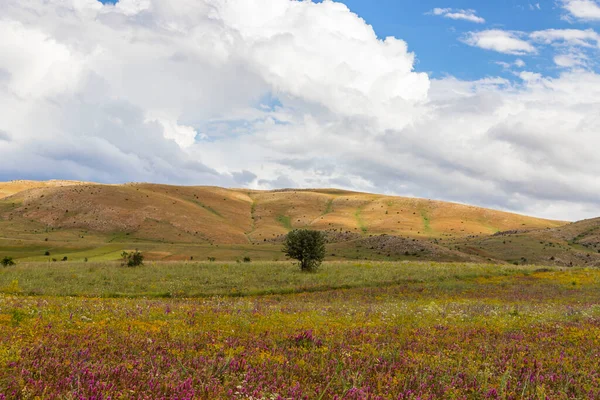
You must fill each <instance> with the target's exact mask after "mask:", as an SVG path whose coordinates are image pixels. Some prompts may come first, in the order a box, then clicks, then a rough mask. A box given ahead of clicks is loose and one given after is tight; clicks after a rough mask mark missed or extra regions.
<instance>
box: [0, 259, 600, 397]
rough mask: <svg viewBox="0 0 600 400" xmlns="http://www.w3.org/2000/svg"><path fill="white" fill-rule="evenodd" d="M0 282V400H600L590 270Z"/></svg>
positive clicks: (243, 272) (383, 268) (72, 270)
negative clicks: (599, 399)
mask: <svg viewBox="0 0 600 400" xmlns="http://www.w3.org/2000/svg"><path fill="white" fill-rule="evenodd" d="M0 272H1V274H0V291H1V292H2V293H3V294H0V398H10V399H13V398H14V399H35V398H39V399H92V398H93V399H106V398H108V397H109V396H110V398H112V399H141V398H147V399H150V398H152V399H232V398H238V399H392V398H393V399H434V398H435V399H437V398H444V399H485V398H487V399H597V398H599V397H600V373H599V372H598V371H600V361H599V360H600V353H599V349H600V290H599V289H600V270H598V269H586V268H572V269H565V268H563V269H561V268H556V267H549V268H540V267H530V266H513V265H510V266H496V265H494V266H492V265H474V264H436V263H375V262H361V263H358V262H357V263H354V262H344V263H341V262H339V263H326V264H324V265H323V266H322V268H321V270H320V271H319V272H318V273H316V274H303V273H300V272H298V271H297V269H296V268H295V267H294V266H293V265H291V263H289V262H288V263H284V262H279V263H275V262H268V263H266V262H265V263H258V262H256V263H254V262H253V263H241V264H237V263H235V262H234V263H191V262H188V263H156V264H152V263H149V264H148V265H146V266H143V267H140V268H125V267H120V266H118V265H117V264H114V263H106V262H105V263H73V262H66V263H20V264H19V265H17V266H15V267H9V268H4V269H1V270H0ZM114 296H126V297H125V298H112V297H114ZM167 296H169V297H171V298H166V297H167ZM207 296H208V297H207ZM161 297H165V298H161Z"/></svg>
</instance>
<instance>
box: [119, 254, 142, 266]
mask: <svg viewBox="0 0 600 400" xmlns="http://www.w3.org/2000/svg"><path fill="white" fill-rule="evenodd" d="M121 258H122V259H123V261H122V262H121V265H123V266H127V267H139V266H140V265H144V255H143V254H142V253H140V252H139V251H138V250H136V251H133V252H131V253H128V252H126V251H124V252H123V253H121Z"/></svg>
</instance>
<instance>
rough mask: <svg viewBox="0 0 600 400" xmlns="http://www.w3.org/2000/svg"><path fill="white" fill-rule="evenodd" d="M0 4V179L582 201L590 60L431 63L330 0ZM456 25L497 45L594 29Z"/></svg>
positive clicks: (528, 203)
mask: <svg viewBox="0 0 600 400" xmlns="http://www.w3.org/2000/svg"><path fill="white" fill-rule="evenodd" d="M0 13H1V15H2V16H3V18H2V19H0V37H2V40H0V110H3V111H0V113H2V115H1V116H2V118H0V130H1V131H4V132H10V137H9V141H7V140H0V152H1V153H2V157H0V179H16V178H71V179H85V180H95V181H105V182H122V181H130V180H143V181H155V182H168V183H194V184H211V185H220V186H240V185H242V186H247V187H252V188H264V189H267V188H268V189H270V188H281V187H330V186H341V187H343V188H347V189H355V190H365V191H375V192H385V193H388V194H399V195H414V196H420V197H429V198H437V199H443V200H454V201H460V202H464V203H474V204H478V205H482V206H489V207H497V208H503V209H507V210H512V211H519V212H524V213H530V214H535V215H540V216H547V217H556V218H563V219H577V218H580V217H587V216H594V215H597V214H598V213H599V209H600V208H599V207H600V204H599V201H598V199H597V193H598V192H599V191H600V182H599V180H598V178H597V177H598V176H600V164H598V162H597V161H596V160H597V156H596V154H595V149H597V148H598V147H599V146H600V142H599V139H598V137H597V132H598V131H599V130H600V118H599V117H598V113H597V110H598V108H599V107H600V104H599V103H598V101H599V100H598V99H600V76H599V75H598V74H596V73H594V72H592V71H589V70H587V71H582V70H577V69H576V68H569V69H566V70H564V72H563V73H562V74H561V75H559V76H557V77H553V78H549V77H546V76H544V75H542V74H540V73H539V72H536V71H534V70H528V68H527V66H528V65H529V64H531V63H528V64H527V65H526V64H525V62H524V61H522V60H521V61H519V60H517V61H514V62H511V64H512V65H511V66H512V67H518V68H519V74H518V77H519V78H516V79H517V80H516V81H514V80H513V81H511V80H507V79H504V78H493V77H490V78H486V79H482V80H478V81H462V80H459V79H456V78H453V77H451V76H449V77H446V78H443V79H431V78H430V77H429V76H428V75H427V74H425V73H420V72H417V71H415V68H414V66H415V63H416V57H415V55H414V54H413V53H412V52H411V51H410V49H409V45H408V44H407V43H406V42H404V41H403V40H401V39H398V38H393V37H390V38H384V39H380V38H378V37H377V35H376V34H375V32H374V30H373V28H372V27H371V26H369V25H368V24H367V23H366V22H365V21H364V20H362V19H361V18H360V17H359V16H358V15H356V14H354V13H352V12H351V11H350V10H349V9H348V8H347V7H346V6H345V5H343V4H341V3H336V2H333V1H325V2H320V3H312V2H309V1H302V2H299V1H292V0H239V1H232V0H198V1H193V2H192V1H186V0H121V1H119V2H118V3H117V4H116V5H102V4H101V3H99V2H97V1H95V0H28V1H27V2H23V1H21V0H4V1H2V2H0ZM444 15H445V14H444ZM449 18H451V17H449ZM584 32H587V31H584ZM464 40H465V42H466V43H468V44H470V45H472V46H477V47H481V48H484V49H488V50H494V51H496V52H500V53H505V54H517V55H529V54H535V53H536V52H537V49H536V47H534V44H533V43H536V45H539V46H547V45H550V44H552V45H555V46H560V45H561V43H566V42H568V43H579V45H578V47H583V46H584V44H585V43H587V44H590V45H591V44H593V43H595V42H594V38H593V37H592V36H591V34H589V33H585V34H581V33H573V32H568V33H567V32H561V33H558V32H545V33H539V34H537V35H535V36H532V37H529V36H528V35H526V34H524V33H519V32H508V31H501V30H488V31H483V32H475V33H470V34H468V35H467V36H466V37H465V39H464ZM529 41H531V42H529ZM577 41H579V42H577ZM566 48H567V49H569V48H570V47H568V46H567V47H566ZM561 51H562V50H561V49H559V53H558V54H557V56H560V55H563V53H562V52H561ZM565 54H566V53H565ZM561 62H562V63H563V64H565V63H566V61H565V60H560V59H559V60H557V63H561ZM5 110H10V112H7V111H5ZM582 166H584V167H582Z"/></svg>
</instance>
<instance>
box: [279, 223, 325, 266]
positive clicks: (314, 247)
mask: <svg viewBox="0 0 600 400" xmlns="http://www.w3.org/2000/svg"><path fill="white" fill-rule="evenodd" d="M283 251H284V253H285V255H286V256H288V257H290V258H294V259H296V260H298V261H299V262H300V269H301V270H302V271H305V272H312V271H315V270H316V269H317V268H318V267H319V265H321V262H323V259H324V258H325V237H324V236H323V234H322V233H321V232H319V231H312V230H307V229H296V230H293V231H291V232H290V233H288V235H287V237H286V239H285V242H284V243H283Z"/></svg>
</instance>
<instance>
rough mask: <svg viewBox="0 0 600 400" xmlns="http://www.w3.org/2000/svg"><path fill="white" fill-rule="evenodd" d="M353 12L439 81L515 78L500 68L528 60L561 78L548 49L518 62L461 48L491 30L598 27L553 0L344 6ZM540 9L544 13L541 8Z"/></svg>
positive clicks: (349, 1) (357, 0) (357, 2)
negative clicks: (403, 45) (460, 14)
mask: <svg viewBox="0 0 600 400" xmlns="http://www.w3.org/2000/svg"><path fill="white" fill-rule="evenodd" d="M341 2H342V3H344V4H346V5H347V6H348V7H349V8H350V9H351V10H352V11H353V12H355V13H357V14H358V15H359V16H361V17H362V18H363V19H365V20H366V22H367V23H369V24H371V25H372V26H373V28H374V29H375V32H376V33H377V35H378V36H379V37H380V38H385V37H386V36H395V37H398V38H401V39H403V40H405V41H407V42H408V43H409V49H410V50H411V51H413V52H415V53H416V55H417V60H418V63H417V65H416V66H415V68H416V69H417V70H419V71H424V72H428V73H429V74H430V76H431V77H433V78H439V77H442V76H445V75H452V76H455V77H457V78H460V79H469V80H473V79H479V78H482V77H485V76H503V77H505V78H508V79H513V78H514V75H513V74H511V72H510V71H507V70H506V69H505V68H503V67H502V66H501V65H499V64H497V63H496V62H506V63H511V62H514V61H515V60H516V59H517V58H521V59H523V60H524V61H525V62H526V63H527V64H530V65H532V66H533V67H534V69H535V70H537V71H540V72H544V74H545V75H550V76H556V75H557V74H558V73H559V69H558V68H556V67H555V65H554V62H553V61H552V52H549V51H545V50H544V49H542V50H541V51H540V53H539V54H537V55H530V56H526V57H523V56H513V55H505V54H501V53H494V52H491V51H487V50H482V49H480V48H476V47H471V46H468V45H466V44H464V43H461V41H460V39H461V37H463V36H464V34H465V33H466V32H470V31H482V30H487V29H502V30H508V31H520V32H532V31H540V30H546V29H588V28H590V27H594V26H597V25H598V23H587V22H584V23H580V22H578V21H576V20H572V21H570V22H569V21H567V20H565V19H564V18H563V17H564V16H565V15H566V13H565V10H564V9H563V8H561V7H559V6H558V5H557V2H555V1H552V0H540V1H523V0H491V1H481V0H476V1H474V0H448V1H439V0H419V1H410V0H377V1H368V0H342V1H341ZM538 6H539V7H538ZM435 8H452V9H455V10H474V11H476V15H477V16H479V17H481V18H483V19H485V23H482V24H478V23H473V22H470V21H465V20H452V19H449V18H443V17H441V16H434V15H429V14H428V13H429V12H431V10H433V9H435Z"/></svg>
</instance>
